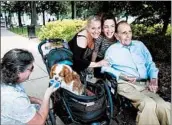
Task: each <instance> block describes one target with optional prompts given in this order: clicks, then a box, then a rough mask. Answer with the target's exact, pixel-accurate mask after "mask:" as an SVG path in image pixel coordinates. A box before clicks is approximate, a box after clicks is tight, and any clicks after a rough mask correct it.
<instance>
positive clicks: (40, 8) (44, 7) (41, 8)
mask: <svg viewBox="0 0 172 125" xmlns="http://www.w3.org/2000/svg"><path fill="white" fill-rule="evenodd" d="M36 9H37V12H38V13H39V12H41V13H42V16H43V18H42V19H43V25H45V11H48V10H49V1H38V2H37V8H36Z"/></svg>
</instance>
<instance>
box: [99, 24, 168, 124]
mask: <svg viewBox="0 0 172 125" xmlns="http://www.w3.org/2000/svg"><path fill="white" fill-rule="evenodd" d="M115 36H116V39H117V40H118V42H117V43H115V44H113V45H111V46H110V47H109V48H108V50H107V51H106V53H105V59H106V60H108V61H109V63H110V64H111V66H103V67H102V72H108V73H110V74H113V76H114V77H115V78H116V80H117V83H118V84H117V92H118V94H119V95H121V96H124V97H126V98H127V99H129V100H131V103H132V105H133V106H134V107H135V108H137V109H138V113H137V117H136V124H138V125H170V110H171V108H170V106H171V105H170V103H169V102H165V101H164V100H163V99H162V98H161V97H160V96H159V95H158V94H156V92H157V90H158V71H159V70H158V69H157V67H156V66H155V63H154V62H153V61H152V56H151V54H150V52H149V51H148V49H147V48H146V46H145V45H144V44H143V43H142V42H140V41H136V40H132V31H131V27H130V25H129V24H128V23H127V22H125V21H121V22H119V23H118V24H117V30H116V33H115Z"/></svg>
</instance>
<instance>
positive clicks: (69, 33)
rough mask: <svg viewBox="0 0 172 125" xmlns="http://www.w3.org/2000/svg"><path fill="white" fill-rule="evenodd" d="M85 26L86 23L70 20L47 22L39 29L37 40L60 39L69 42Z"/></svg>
mask: <svg viewBox="0 0 172 125" xmlns="http://www.w3.org/2000/svg"><path fill="white" fill-rule="evenodd" d="M85 24H86V21H82V20H72V19H66V20H62V21H61V20H58V21H53V22H49V23H47V24H46V25H45V26H43V27H42V28H41V29H40V32H39V34H38V38H39V39H40V40H43V39H45V38H61V39H65V40H67V41H69V40H70V39H72V37H73V36H74V35H75V34H76V33H77V32H78V31H79V30H81V29H82V28H83V27H84V26H85Z"/></svg>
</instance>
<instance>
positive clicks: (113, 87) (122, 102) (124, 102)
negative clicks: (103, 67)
mask: <svg viewBox="0 0 172 125" xmlns="http://www.w3.org/2000/svg"><path fill="white" fill-rule="evenodd" d="M103 79H104V81H105V82H106V83H107V84H108V87H109V89H110V91H111V93H112V95H113V102H114V104H115V105H114V109H115V111H114V113H115V114H114V116H113V119H114V120H115V121H116V123H117V124H118V125H121V124H122V125H133V124H130V123H128V121H127V120H128V119H127V115H128V114H126V110H128V109H130V110H131V112H132V113H134V114H133V115H134V116H135V115H136V113H137V109H135V108H134V107H133V105H132V104H131V101H130V100H129V99H127V98H125V97H123V96H121V95H119V94H118V93H117V81H116V78H115V77H114V76H113V75H111V74H110V73H107V72H105V73H104V78H103ZM118 117H121V120H122V123H121V120H118Z"/></svg>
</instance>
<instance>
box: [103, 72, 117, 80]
mask: <svg viewBox="0 0 172 125" xmlns="http://www.w3.org/2000/svg"><path fill="white" fill-rule="evenodd" d="M104 77H105V78H106V79H108V80H113V81H115V82H117V81H116V78H115V76H113V74H111V73H108V72H105V73H104Z"/></svg>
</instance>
